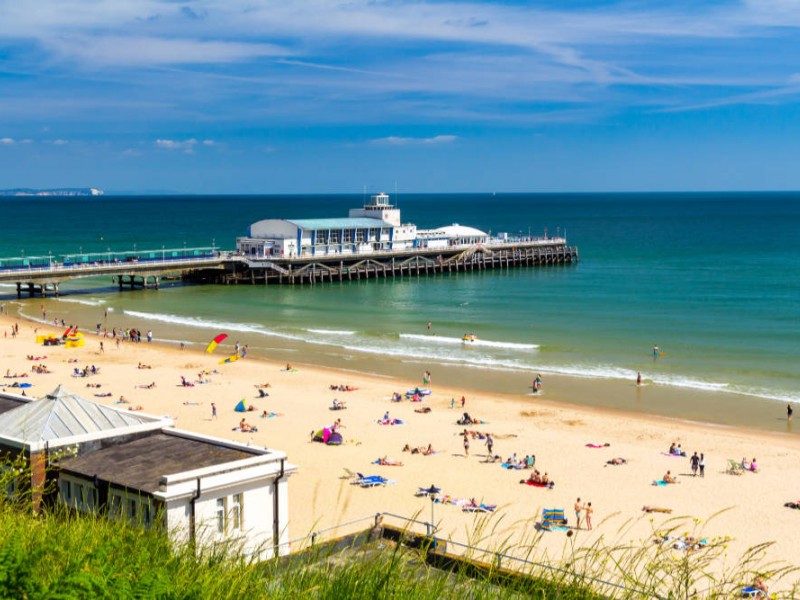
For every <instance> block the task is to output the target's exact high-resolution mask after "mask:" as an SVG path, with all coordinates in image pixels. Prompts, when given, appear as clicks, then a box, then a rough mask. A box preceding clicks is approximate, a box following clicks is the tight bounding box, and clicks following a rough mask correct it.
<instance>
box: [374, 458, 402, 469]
mask: <svg viewBox="0 0 800 600" xmlns="http://www.w3.org/2000/svg"><path fill="white" fill-rule="evenodd" d="M375 464H378V465H381V466H384V467H402V466H403V463H401V462H400V461H399V460H392V459H390V458H386V457H385V456H384V457H382V458H378V459H376V460H375Z"/></svg>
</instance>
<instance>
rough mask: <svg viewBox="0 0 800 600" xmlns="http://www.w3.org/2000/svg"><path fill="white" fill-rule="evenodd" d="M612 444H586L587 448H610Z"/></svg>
mask: <svg viewBox="0 0 800 600" xmlns="http://www.w3.org/2000/svg"><path fill="white" fill-rule="evenodd" d="M610 445H611V444H586V447H587V448H608V447H609V446H610Z"/></svg>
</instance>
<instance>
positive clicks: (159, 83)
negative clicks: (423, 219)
mask: <svg viewBox="0 0 800 600" xmlns="http://www.w3.org/2000/svg"><path fill="white" fill-rule="evenodd" d="M798 48H800V2H797V1H796V0H746V1H726V0H716V1H710V2H697V1H688V0H674V1H672V2H649V1H647V0H638V1H629V2H605V1H589V0H579V1H574V2H568V1H562V2H557V1H555V0H550V1H541V2H535V1H532V2H522V1H513V0H508V1H494V2H491V1H485V2H477V1H474V2H462V1H458V0H454V1H450V2H445V1H436V0H434V1H415V2H414V1H405V0H386V1H383V0H349V1H341V2H334V1H326V0H304V1H295V2H292V1H290V0H278V1H272V0H197V1H180V0H163V1H159V0H113V1H112V0H94V1H91V2H90V1H87V0H36V2H20V1H19V0H0V188H7V187H22V186H27V187H48V186H49V187H54V186H59V187H61V186H97V187H101V188H104V189H106V190H108V191H148V190H170V191H175V192H188V193H224V192H231V193H286V192H297V193H301V192H336V193H339V192H360V191H361V190H362V189H363V187H364V186H367V189H368V190H373V191H375V190H380V189H386V190H392V189H394V187H395V184H396V185H397V186H398V188H399V189H400V190H402V191H408V192H413V191H432V192H437V191H439V192H445V191H606V190H611V191H615V190H620V191H635V190H656V191H661V190H664V191H667V190H752V189H756V190H764V189H776V190H785V189H800V169H798V168H797V166H796V164H797V162H798V157H799V156H800V111H798V100H800V50H798Z"/></svg>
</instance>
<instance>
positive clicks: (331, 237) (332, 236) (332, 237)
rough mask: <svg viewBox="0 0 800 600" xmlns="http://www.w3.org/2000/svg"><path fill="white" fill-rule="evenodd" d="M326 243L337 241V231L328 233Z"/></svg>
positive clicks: (335, 242)
mask: <svg viewBox="0 0 800 600" xmlns="http://www.w3.org/2000/svg"><path fill="white" fill-rule="evenodd" d="M328 243H329V244H338V243H339V232H338V231H331V232H329V234H328Z"/></svg>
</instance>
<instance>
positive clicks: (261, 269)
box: [0, 238, 578, 297]
mask: <svg viewBox="0 0 800 600" xmlns="http://www.w3.org/2000/svg"><path fill="white" fill-rule="evenodd" d="M185 252H186V255H179V256H176V257H171V258H170V257H168V255H165V251H164V250H163V249H162V250H161V251H153V252H151V251H142V252H138V253H136V254H131V253H124V254H125V256H126V260H116V259H112V258H110V257H105V254H104V255H98V256H90V255H79V256H80V258H81V260H77V261H73V262H68V261H64V260H61V261H54V260H53V258H52V257H44V258H43V259H42V258H41V257H40V258H39V260H35V259H34V258H33V257H31V258H30V259H24V263H23V264H17V263H14V261H15V260H16V261H18V262H19V260H21V259H0V282H7V283H15V284H16V286H17V296H18V297H21V296H22V293H23V290H26V291H27V292H28V294H29V295H30V296H31V297H33V296H36V295H40V296H43V297H44V296H46V295H48V294H52V295H55V296H58V295H59V294H60V285H61V283H63V282H64V281H69V280H71V279H78V278H85V277H99V276H109V277H111V279H112V282H113V283H115V284H117V285H119V289H120V290H122V289H125V288H129V289H135V288H137V287H138V288H152V289H158V287H159V281H160V279H163V278H165V277H170V276H171V277H175V278H182V279H184V280H187V281H192V282H196V283H216V284H223V285H238V284H251V285H272V284H278V285H280V284H289V285H295V284H297V285H315V284H317V283H323V282H336V281H352V280H359V279H373V278H388V277H407V276H418V275H432V274H435V273H452V272H456V273H459V272H470V271H484V270H490V269H509V268H513V267H529V266H545V265H565V264H573V263H576V262H577V261H578V249H577V248H576V247H574V246H568V245H567V243H566V240H564V239H562V238H555V239H552V238H543V239H535V240H516V241H508V242H503V243H499V242H493V243H491V244H482V245H481V244H477V245H472V246H456V247H450V248H446V249H436V250H425V249H417V250H403V251H389V252H371V253H363V254H331V255H326V256H313V257H308V256H303V255H301V256H293V257H274V258H270V259H254V258H249V257H247V256H244V255H242V254H239V253H236V252H226V251H220V250H218V249H216V248H214V249H213V250H212V249H202V251H197V250H194V249H190V250H189V251H185ZM84 257H86V258H84ZM62 258H63V257H62Z"/></svg>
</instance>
